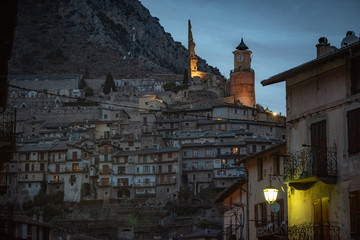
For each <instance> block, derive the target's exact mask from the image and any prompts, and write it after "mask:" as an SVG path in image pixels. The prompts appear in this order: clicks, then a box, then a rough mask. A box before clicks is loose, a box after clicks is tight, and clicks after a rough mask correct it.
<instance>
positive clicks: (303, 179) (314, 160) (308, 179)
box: [285, 148, 337, 190]
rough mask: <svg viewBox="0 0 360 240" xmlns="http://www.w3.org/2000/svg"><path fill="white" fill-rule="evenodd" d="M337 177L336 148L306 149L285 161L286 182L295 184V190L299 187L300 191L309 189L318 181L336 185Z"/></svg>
mask: <svg viewBox="0 0 360 240" xmlns="http://www.w3.org/2000/svg"><path fill="white" fill-rule="evenodd" d="M336 177H337V159H336V148H327V149H318V148H305V149H302V150H300V151H297V152H294V153H291V154H290V155H288V156H287V158H286V159H285V181H286V182H289V183H290V185H292V183H295V184H294V187H295V188H297V187H296V186H295V185H298V187H299V189H302V190H305V189H308V188H309V187H311V186H312V184H311V183H312V182H315V181H317V180H322V181H323V182H325V183H328V184H334V183H336ZM297 183H299V184H297Z"/></svg>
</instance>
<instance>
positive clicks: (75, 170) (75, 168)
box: [72, 163, 79, 172]
mask: <svg viewBox="0 0 360 240" xmlns="http://www.w3.org/2000/svg"><path fill="white" fill-rule="evenodd" d="M72 169H73V171H74V172H78V171H79V164H78V163H73V165H72Z"/></svg>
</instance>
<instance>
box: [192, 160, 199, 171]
mask: <svg viewBox="0 0 360 240" xmlns="http://www.w3.org/2000/svg"><path fill="white" fill-rule="evenodd" d="M197 168H198V163H197V162H193V163H192V165H191V169H192V170H196V169H197Z"/></svg>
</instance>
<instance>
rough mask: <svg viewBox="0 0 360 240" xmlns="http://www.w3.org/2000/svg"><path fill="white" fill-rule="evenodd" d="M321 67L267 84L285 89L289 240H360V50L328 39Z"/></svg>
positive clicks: (321, 49)
mask: <svg viewBox="0 0 360 240" xmlns="http://www.w3.org/2000/svg"><path fill="white" fill-rule="evenodd" d="M316 47H317V53H318V56H317V58H316V59H314V60H312V61H310V62H306V63H304V64H302V65H299V66H297V67H295V68H292V69H290V70H287V71H285V72H283V73H280V74H278V75H275V76H273V77H271V78H269V79H267V80H264V81H262V84H263V85H269V84H274V83H278V82H283V81H285V82H286V105H287V126H286V135H287V150H288V152H289V156H288V157H287V159H286V161H285V181H286V182H287V185H288V187H289V192H288V206H289V210H288V214H289V215H288V218H289V219H288V220H289V237H290V238H291V239H296V238H297V236H298V232H300V231H302V232H303V234H304V235H303V238H314V239H330V238H331V239H340V238H341V239H358V238H359V236H360V235H359V234H360V229H359V223H360V222H359V216H360V209H359V203H360V194H359V193H360V186H359V177H360V168H359V164H358V163H359V159H360V155H359V152H360V145H359V143H360V138H359V136H360V134H359V129H360V127H359V126H360V124H359V119H360V117H359V116H360V104H359V92H360V71H359V69H360V42H359V38H357V37H356V36H355V34H354V33H353V32H351V31H349V32H348V33H347V34H346V37H345V38H344V40H343V41H342V44H341V48H340V49H336V48H335V47H332V46H330V44H329V43H328V42H327V39H326V38H320V39H319V44H317V45H316Z"/></svg>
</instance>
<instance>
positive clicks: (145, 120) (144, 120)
mask: <svg viewBox="0 0 360 240" xmlns="http://www.w3.org/2000/svg"><path fill="white" fill-rule="evenodd" d="M143 125H144V126H147V117H144V118H143Z"/></svg>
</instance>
